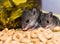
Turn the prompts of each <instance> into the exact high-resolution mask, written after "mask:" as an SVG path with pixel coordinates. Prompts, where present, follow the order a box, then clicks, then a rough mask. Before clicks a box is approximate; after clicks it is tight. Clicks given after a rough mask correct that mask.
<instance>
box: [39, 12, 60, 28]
mask: <svg viewBox="0 0 60 44" xmlns="http://www.w3.org/2000/svg"><path fill="white" fill-rule="evenodd" d="M38 24H39V25H40V26H41V27H44V28H51V27H52V26H60V20H59V19H58V17H56V16H54V15H53V13H52V12H49V13H41V14H40V17H39V19H38Z"/></svg>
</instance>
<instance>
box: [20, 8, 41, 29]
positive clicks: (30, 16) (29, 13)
mask: <svg viewBox="0 0 60 44" xmlns="http://www.w3.org/2000/svg"><path fill="white" fill-rule="evenodd" d="M39 15H40V11H39V10H38V9H37V8H31V9H27V8H25V9H24V10H23V13H22V16H21V27H22V28H23V30H28V29H29V28H32V27H36V26H37V23H36V22H37V19H38V18H39Z"/></svg>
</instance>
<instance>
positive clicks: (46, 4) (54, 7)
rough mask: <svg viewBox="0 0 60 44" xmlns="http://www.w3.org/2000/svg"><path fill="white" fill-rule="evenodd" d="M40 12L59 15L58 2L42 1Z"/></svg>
mask: <svg viewBox="0 0 60 44" xmlns="http://www.w3.org/2000/svg"><path fill="white" fill-rule="evenodd" d="M42 10H44V11H47V12H49V11H52V12H53V13H55V14H60V0H42Z"/></svg>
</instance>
